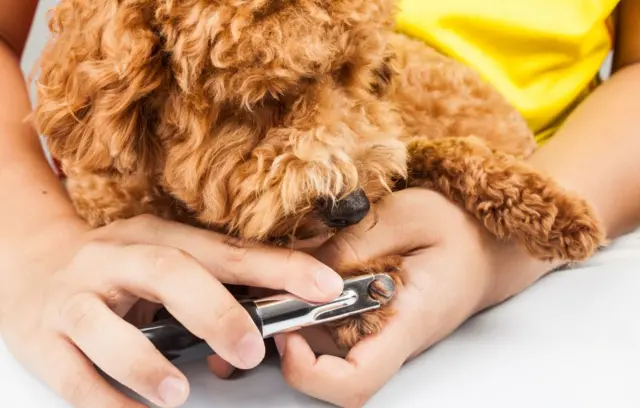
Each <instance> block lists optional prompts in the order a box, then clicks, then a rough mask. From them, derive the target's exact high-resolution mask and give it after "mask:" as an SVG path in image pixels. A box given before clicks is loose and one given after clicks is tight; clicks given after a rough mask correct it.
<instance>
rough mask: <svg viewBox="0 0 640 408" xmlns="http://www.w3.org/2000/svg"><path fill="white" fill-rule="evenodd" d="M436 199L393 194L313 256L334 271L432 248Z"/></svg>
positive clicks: (424, 193)
mask: <svg viewBox="0 0 640 408" xmlns="http://www.w3.org/2000/svg"><path fill="white" fill-rule="evenodd" d="M434 196H435V193H434V192H431V191H428V190H423V189H409V190H403V191H399V192H397V193H394V194H391V195H389V196H387V197H385V198H384V199H382V200H381V201H380V202H379V203H377V204H376V206H375V207H373V208H372V210H371V212H370V213H369V214H368V215H367V217H365V218H364V219H363V220H362V221H361V222H360V223H358V224H357V225H353V226H351V227H348V228H345V229H343V230H340V231H338V232H337V233H336V234H335V235H334V236H333V237H331V238H330V239H329V240H327V241H326V242H324V243H323V244H322V245H320V246H319V247H318V248H317V249H315V250H314V251H313V253H312V254H313V256H314V257H316V258H317V259H318V260H319V261H320V262H323V263H324V264H326V265H328V266H329V267H332V268H334V269H335V268H339V267H340V266H342V265H344V264H352V263H359V262H366V261H369V260H372V259H376V258H379V257H382V256H387V255H404V254H407V253H410V252H412V251H415V250H417V249H423V248H426V247H429V246H432V245H434V244H435V243H437V241H438V234H436V231H437V229H435V228H430V225H432V224H433V222H432V220H433V218H434V214H433V210H434V209H435V208H437V207H438V206H436V205H433V204H435V203H434V202H433V201H434V200H433V198H434ZM436 198H437V200H438V201H441V200H442V198H441V197H436Z"/></svg>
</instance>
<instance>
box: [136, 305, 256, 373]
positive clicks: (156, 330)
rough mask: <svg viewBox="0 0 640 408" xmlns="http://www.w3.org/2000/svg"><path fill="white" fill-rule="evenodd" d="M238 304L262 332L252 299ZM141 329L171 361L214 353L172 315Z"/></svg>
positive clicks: (197, 357)
mask: <svg viewBox="0 0 640 408" xmlns="http://www.w3.org/2000/svg"><path fill="white" fill-rule="evenodd" d="M240 304H241V305H242V307H244V309H245V310H246V311H247V313H249V316H251V320H253V323H254V324H255V325H256V327H257V328H258V330H259V331H260V334H262V319H261V318H260V316H259V314H258V307H257V306H256V304H255V303H254V302H253V301H241V302H240ZM141 331H142V333H143V334H144V335H145V336H147V338H148V339H149V340H150V341H151V343H153V345H154V346H155V347H156V348H157V349H158V351H160V352H161V353H162V354H163V355H164V356H165V358H167V359H168V360H169V361H172V362H178V361H182V360H185V361H191V360H198V359H202V358H204V357H207V356H212V355H215V354H216V353H215V351H214V350H213V349H211V347H209V345H208V344H207V343H206V342H205V341H204V340H203V339H201V338H199V337H196V336H195V335H193V334H192V333H191V332H190V331H188V330H187V329H186V328H185V327H184V326H183V325H182V324H181V323H180V322H178V321H177V320H176V319H174V318H173V317H169V318H167V319H163V320H160V321H157V322H153V323H151V324H149V325H147V326H145V327H143V328H142V329H141Z"/></svg>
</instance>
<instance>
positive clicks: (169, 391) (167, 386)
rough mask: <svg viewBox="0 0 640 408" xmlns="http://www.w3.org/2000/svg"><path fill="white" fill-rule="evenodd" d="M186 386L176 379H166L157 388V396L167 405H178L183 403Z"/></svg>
mask: <svg viewBox="0 0 640 408" xmlns="http://www.w3.org/2000/svg"><path fill="white" fill-rule="evenodd" d="M186 393H187V385H186V384H185V383H184V381H183V380H181V379H179V378H176V377H167V378H165V379H164V380H162V382H161V383H160V385H159V386H158V396H159V397H160V399H161V400H162V402H164V403H165V404H167V405H180V404H182V403H183V402H184V399H185V397H186V395H185V394H186Z"/></svg>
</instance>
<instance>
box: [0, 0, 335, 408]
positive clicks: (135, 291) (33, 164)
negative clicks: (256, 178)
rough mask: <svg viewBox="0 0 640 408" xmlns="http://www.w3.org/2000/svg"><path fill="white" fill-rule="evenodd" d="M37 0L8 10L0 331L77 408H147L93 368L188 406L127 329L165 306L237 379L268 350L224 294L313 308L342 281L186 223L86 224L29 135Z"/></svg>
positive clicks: (307, 260)
mask: <svg viewBox="0 0 640 408" xmlns="http://www.w3.org/2000/svg"><path fill="white" fill-rule="evenodd" d="M36 5H37V1H36V0H20V1H14V0H0V112H2V114H0V163H1V165H0V191H1V193H0V195H1V196H2V200H0V225H1V226H2V227H1V228H0V333H1V334H2V339H3V340H4V341H5V342H6V344H7V346H8V347H9V349H10V351H11V352H12V353H13V355H14V356H15V357H16V358H17V359H18V361H20V362H21V363H22V364H23V365H24V366H26V367H27V368H28V369H29V370H30V371H31V372H33V373H34V374H35V375H36V376H37V377H39V378H40V379H41V380H43V381H44V383H45V384H47V385H48V386H49V387H51V388H52V389H53V391H55V392H56V393H58V394H59V395H60V396H61V397H62V398H63V399H65V400H66V401H67V402H68V403H70V404H71V405H72V406H74V407H87V408H89V407H90V408H94V407H96V408H99V407H104V408H112V407H121V406H127V407H143V405H142V404H139V403H137V402H135V401H133V400H132V399H130V398H128V397H126V396H125V395H124V394H122V393H120V392H118V391H116V390H115V388H113V387H112V386H111V385H109V384H108V383H107V382H106V381H105V380H104V378H103V377H101V376H100V375H99V374H98V371H97V370H96V369H95V367H94V366H93V365H92V363H95V365H97V366H98V367H99V368H100V369H102V370H103V371H104V372H105V373H106V374H108V375H109V376H111V377H112V378H114V379H115V380H117V381H118V382H120V383H121V384H123V385H125V386H126V387H128V388H130V389H132V390H133V391H135V392H137V393H138V394H140V395H142V396H143V397H145V398H147V399H148V400H150V401H151V402H153V403H155V404H156V405H158V406H161V407H175V406H179V405H181V404H182V403H183V402H184V401H185V400H186V398H187V396H188V393H189V385H188V383H187V380H186V378H185V377H184V375H183V374H182V373H181V372H180V371H179V370H178V369H177V368H176V367H175V366H173V365H172V364H171V363H170V362H169V361H167V360H166V359H165V358H164V357H163V356H162V355H161V354H160V353H159V352H158V351H157V350H156V349H155V348H154V347H153V345H152V344H151V342H149V341H148V340H147V339H146V338H145V337H144V336H143V335H142V333H141V332H140V331H139V330H137V329H136V328H135V327H134V326H133V325H131V324H130V323H129V322H127V321H125V320H124V319H123V318H122V317H123V316H125V315H126V314H127V313H128V312H129V311H130V309H131V308H132V307H133V306H134V305H135V304H136V303H137V302H138V301H139V300H140V299H144V300H146V301H150V302H154V303H162V304H164V305H165V306H166V307H167V308H168V310H169V311H170V312H171V313H172V314H173V315H174V316H175V317H176V318H178V319H179V320H180V321H181V322H182V323H184V324H185V326H186V327H187V328H188V329H190V330H191V331H192V332H194V333H195V334H196V335H198V336H199V337H201V338H204V339H205V340H206V341H207V342H208V343H209V345H211V347H212V348H213V349H215V350H216V351H217V352H218V353H219V354H220V355H221V356H223V357H224V358H225V360H227V361H229V362H231V364H233V365H234V366H235V367H238V368H245V369H248V368H252V367H255V366H256V365H257V364H258V363H259V362H260V361H261V360H262V359H263V357H264V352H265V348H264V342H263V340H262V338H261V335H260V333H259V331H258V329H257V328H256V326H255V325H254V324H253V323H252V321H251V319H250V317H249V315H248V314H247V313H246V312H245V311H244V309H243V308H242V307H241V306H240V305H239V304H238V302H237V301H236V300H235V299H233V297H232V296H231V294H230V293H229V292H228V291H227V290H226V289H225V288H224V286H223V285H222V284H223V283H229V284H239V285H248V286H259V287H268V288H273V289H278V290H286V291H289V292H291V293H294V294H296V295H298V296H300V297H302V298H305V299H307V300H310V301H317V302H322V301H329V300H331V299H333V298H335V297H336V296H337V295H339V294H340V292H341V291H342V288H343V282H342V279H341V278H340V276H339V275H338V274H336V273H335V272H334V271H333V270H331V269H330V268H329V267H327V266H326V265H324V264H322V263H321V262H319V261H318V260H316V259H314V258H313V257H312V256H310V255H308V254H304V253H302V252H291V251H287V250H284V249H275V248H267V247H258V246H242V245H238V242H233V241H231V240H230V239H229V238H227V237H224V236H222V235H219V234H215V233H212V232H207V231H202V230H197V229H195V228H191V227H188V226H185V225H181V224H177V223H171V222H166V221H161V220H159V219H156V218H153V217H139V218H135V219H132V220H127V221H121V222H117V223H114V224H112V225H109V226H108V227H105V228H99V229H95V230H92V229H90V228H89V227H88V226H87V225H86V224H85V223H84V222H83V221H82V220H81V219H79V218H78V216H77V215H76V213H75V211H74V208H73V206H72V205H71V203H70V201H69V200H68V198H67V196H66V195H65V192H64V189H63V188H62V185H61V183H60V181H59V180H58V179H57V178H56V177H55V175H54V173H53V171H52V170H51V169H50V167H49V165H48V163H47V161H46V159H45V156H44V155H43V152H42V149H41V146H40V143H39V140H38V137H37V135H36V134H35V133H34V131H33V130H32V128H31V127H30V126H29V125H28V124H26V123H25V118H27V116H28V114H29V113H30V110H31V105H30V101H29V97H28V93H27V88H26V85H25V80H24V77H23V75H22V72H21V70H20V66H19V60H20V56H21V54H22V51H23V48H24V45H25V40H26V38H27V34H28V32H29V29H30V25H31V21H32V19H33V15H34V10H35V8H36Z"/></svg>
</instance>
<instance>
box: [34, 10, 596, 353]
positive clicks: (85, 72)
mask: <svg viewBox="0 0 640 408" xmlns="http://www.w3.org/2000/svg"><path fill="white" fill-rule="evenodd" d="M394 12H395V4H394V1H392V0H281V1H276V0H181V1H172V0H103V1H92V0H62V1H61V2H60V3H59V5H58V6H57V7H56V8H55V9H54V10H53V13H52V19H51V23H50V29H51V31H52V32H53V34H54V38H53V40H52V43H51V45H50V47H49V48H48V50H47V51H46V53H45V54H44V56H43V58H42V60H41V73H40V78H39V81H38V101H37V105H36V107H35V112H34V121H35V124H36V127H37V130H38V131H39V132H40V133H41V134H42V135H44V136H45V137H46V140H47V143H48V148H49V150H50V151H51V153H52V154H53V156H54V157H55V158H56V159H58V160H59V161H60V162H61V165H62V168H63V170H64V172H65V174H66V175H67V178H68V190H69V193H70V196H71V197H72V200H73V202H74V203H75V206H76V208H77V211H78V212H79V213H80V214H81V215H82V216H83V217H84V218H86V220H87V221H88V222H89V223H90V224H91V225H93V226H96V227H97V226H102V225H104V224H107V223H110V222H112V221H114V220H117V219H121V218H127V217H134V216H137V215H139V214H154V215H157V216H160V217H165V218H169V219H174V220H178V221H180V222H188V223H192V224H194V225H198V226H201V227H203V228H211V229H215V230H218V231H224V232H225V233H228V234H230V235H232V236H235V237H238V238H241V239H245V240H258V241H261V242H269V243H272V244H274V245H291V244H292V243H293V242H294V241H299V240H304V239H307V238H312V237H317V236H319V235H326V234H331V233H332V232H335V231H336V230H337V229H339V228H344V227H347V226H350V225H353V224H356V223H358V222H360V221H361V220H362V219H363V218H364V217H365V216H366V215H367V213H368V212H369V211H371V209H372V208H374V207H375V203H376V201H378V200H380V199H381V198H382V197H384V196H385V195H388V194H390V193H392V191H394V189H398V188H406V187H424V188H430V189H434V190H437V191H439V192H440V193H442V194H444V195H445V196H447V197H448V198H450V199H451V200H453V201H454V202H456V203H458V204H459V205H461V206H463V207H464V208H465V209H466V210H468V211H469V212H470V213H472V214H473V215H474V216H475V217H477V219H478V220H479V221H480V222H481V223H482V224H483V225H484V226H485V227H486V228H487V230H489V231H490V232H491V233H493V234H494V235H495V236H496V237H497V238H499V239H501V240H512V241H515V242H517V243H520V244H521V245H523V246H524V247H526V248H527V249H528V250H529V251H530V252H531V253H532V254H533V255H535V256H537V257H539V258H541V259H547V260H550V259H563V260H566V261H569V262H571V261H580V260H583V259H585V258H587V257H589V256H590V255H592V254H593V253H594V251H596V250H597V249H598V248H599V247H600V246H601V245H603V244H604V241H605V239H604V238H605V237H604V234H603V231H602V228H601V226H600V225H599V223H598V220H597V219H596V218H595V216H594V212H593V210H592V209H591V208H590V207H589V205H588V204H587V203H586V202H585V201H583V200H582V199H581V198H579V197H577V196H574V195H572V194H571V193H569V192H566V191H564V190H563V189H562V188H561V187H560V186H559V185H557V184H556V183H555V182H554V181H553V180H551V179H549V178H547V177H545V176H544V175H542V174H539V173H538V172H536V171H535V170H534V169H533V168H531V167H530V166H528V165H527V164H526V163H525V162H524V161H523V160H522V159H523V158H526V157H527V156H528V155H530V154H531V153H532V152H533V151H534V149H535V147H536V146H535V142H534V139H533V136H532V133H531V132H530V130H529V129H528V127H527V125H526V123H525V122H524V121H523V119H522V118H521V117H520V116H519V114H518V113H517V112H516V111H514V109H513V108H512V107H511V106H510V105H509V104H508V103H507V102H506V101H505V100H504V99H503V98H502V97H501V96H500V95H499V94H498V93H497V92H496V91H495V90H494V89H493V88H492V87H491V86H489V85H488V84H486V83H484V82H483V81H482V80H481V78H479V77H478V75H476V73H474V72H473V71H471V70H470V69H467V68H465V67H463V66H462V65H460V64H459V63H457V62H455V61H453V60H452V59H449V58H447V57H445V56H443V55H440V54H439V53H437V52H436V51H434V50H432V49H430V48H428V47H427V46H425V45H424V44H423V43H421V42H418V41H416V40H413V39H410V38H408V37H406V36H403V35H400V34H398V33H396V32H395V31H394V19H393V17H394ZM341 271H342V273H344V274H345V275H349V274H353V273H361V272H363V271H376V272H377V271H386V272H389V273H391V274H394V276H396V278H397V280H398V283H400V284H401V281H402V279H401V278H400V276H401V271H402V264H401V261H400V258H398V257H390V258H387V259H379V260H375V261H373V262H370V263H367V264H364V265H346V266H345V267H344V268H342V269H341ZM390 307H392V305H388V306H387V307H386V308H383V309H381V310H379V311H377V312H374V313H370V314H367V315H364V316H360V317H358V318H354V319H350V320H347V321H342V322H339V323H336V324H334V325H332V326H331V330H332V332H333V334H334V335H335V337H336V339H337V342H338V343H339V344H340V345H342V346H344V347H350V346H353V344H355V342H357V341H358V340H359V339H361V338H362V337H363V336H366V335H369V334H371V333H375V332H377V331H379V330H380V329H381V328H382V326H383V325H384V322H385V320H386V319H387V318H388V317H389V316H390V315H391V314H392V313H391V312H392V309H391V308H390Z"/></svg>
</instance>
